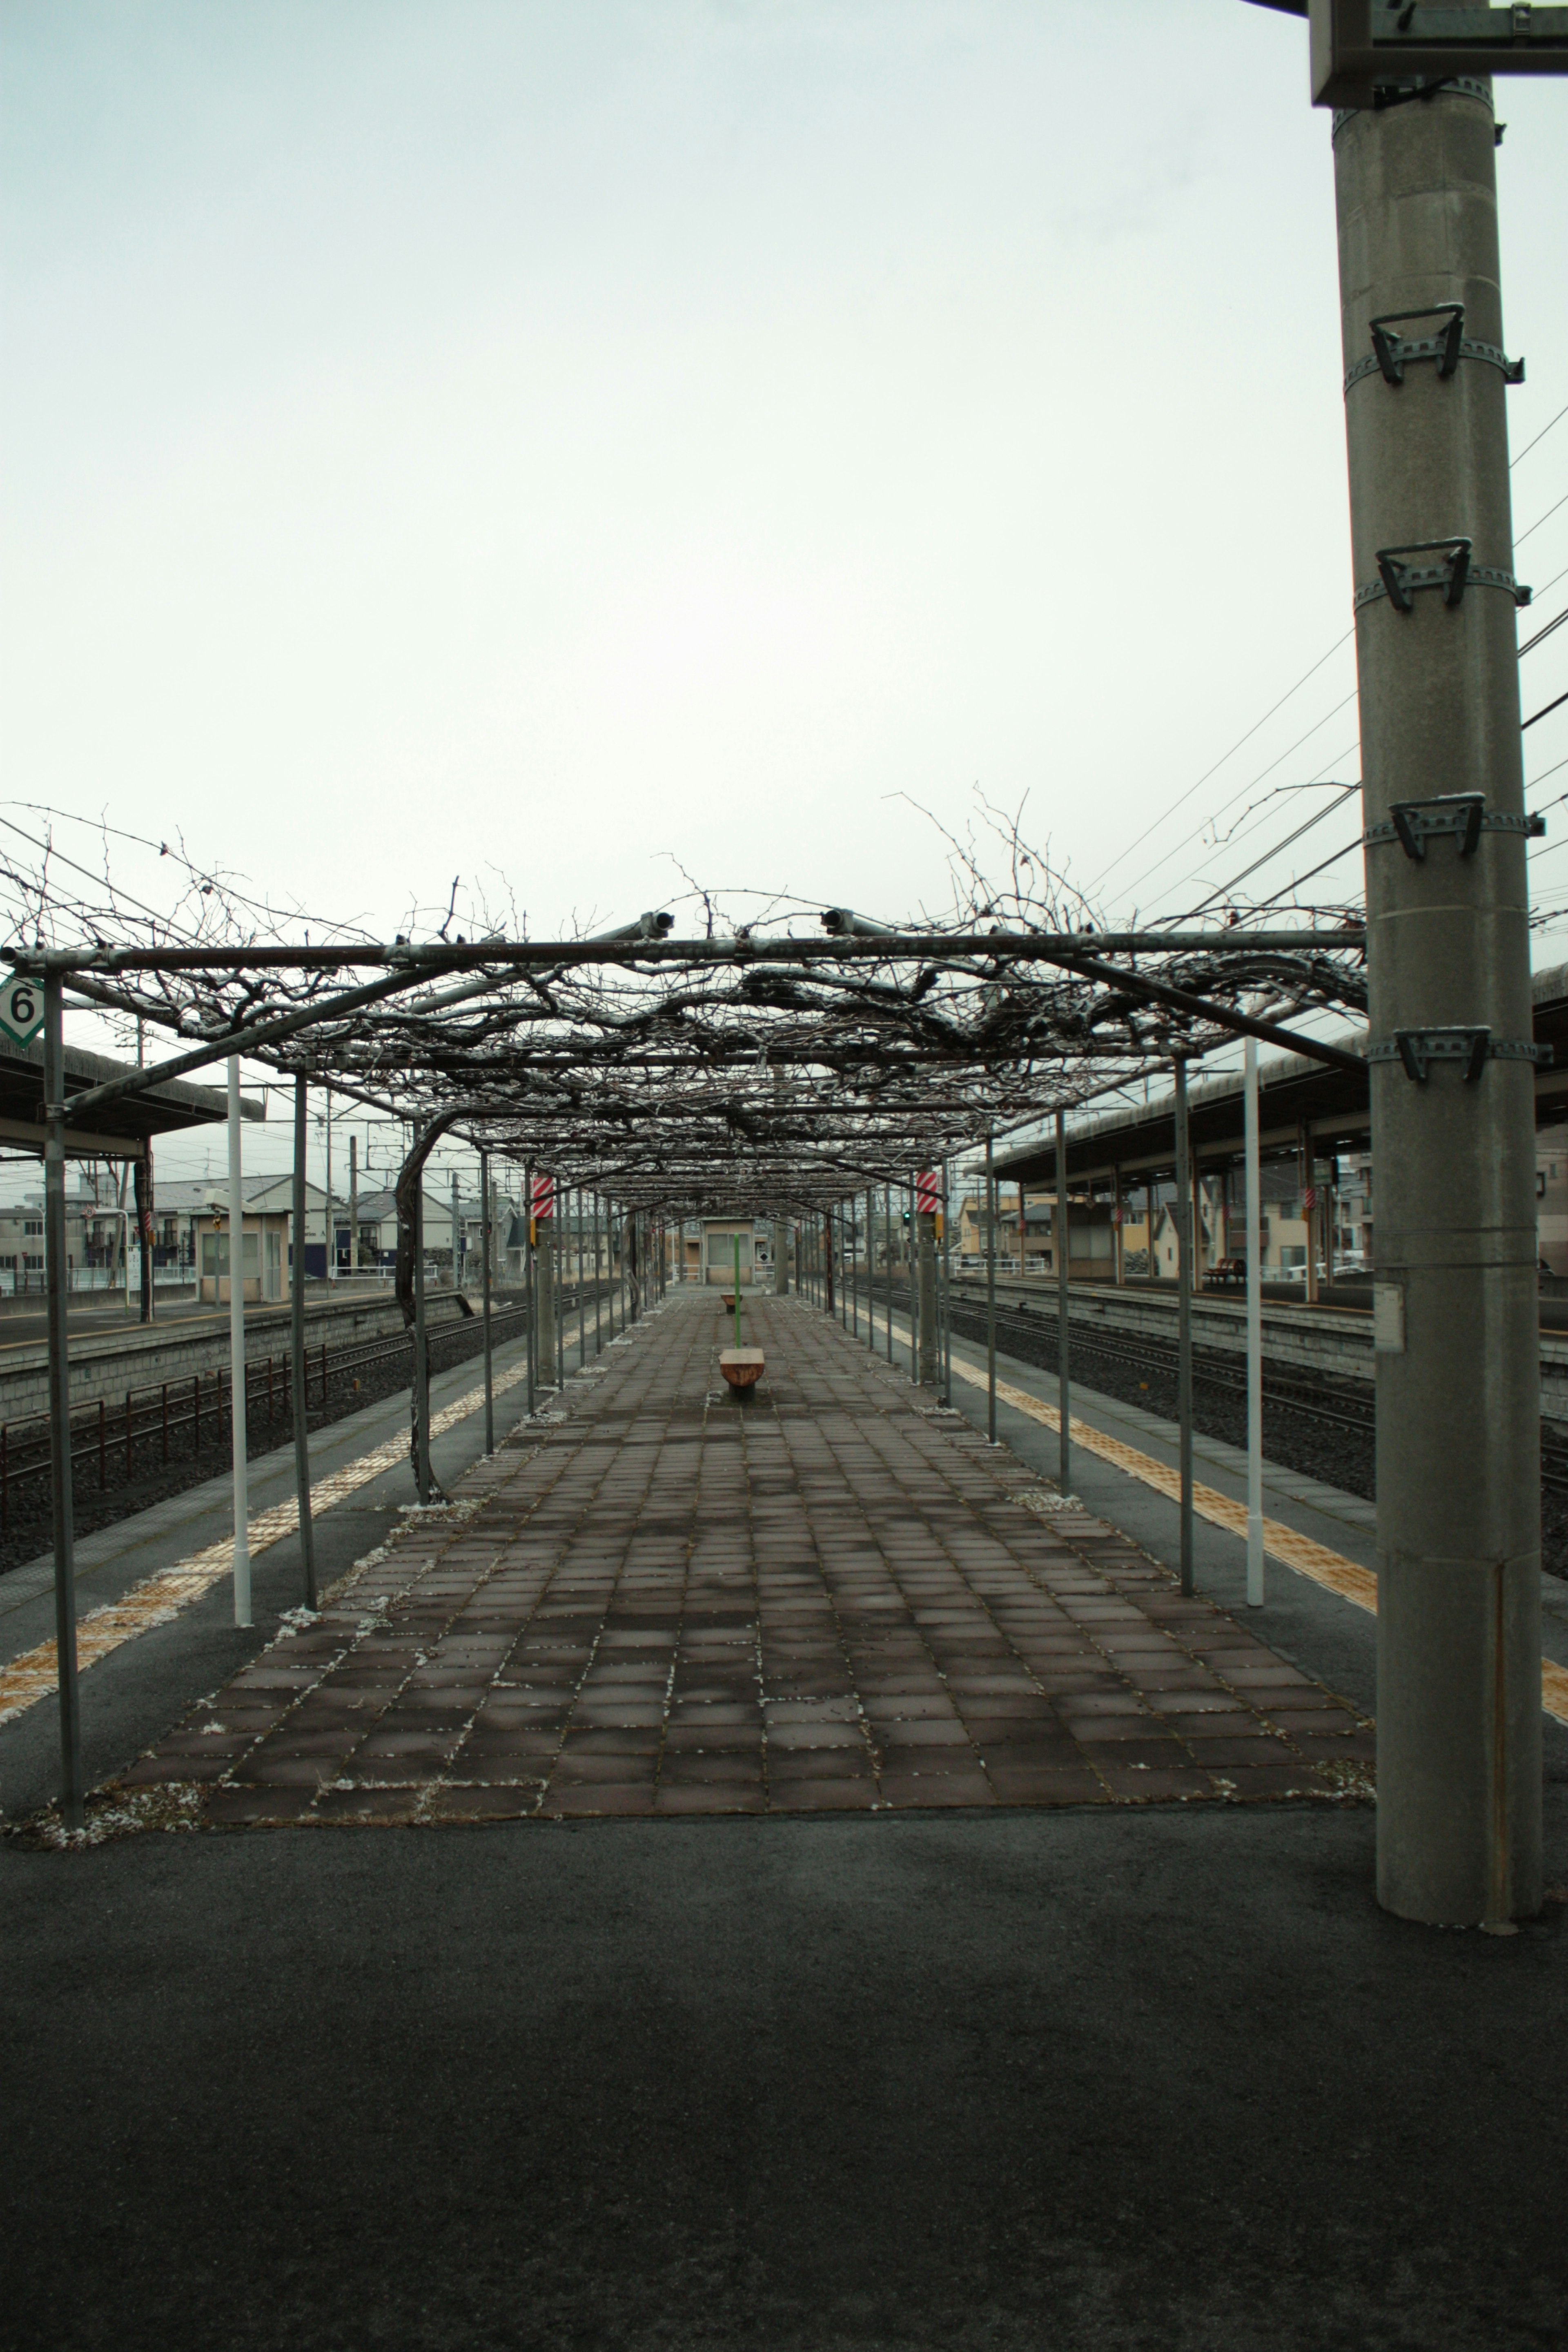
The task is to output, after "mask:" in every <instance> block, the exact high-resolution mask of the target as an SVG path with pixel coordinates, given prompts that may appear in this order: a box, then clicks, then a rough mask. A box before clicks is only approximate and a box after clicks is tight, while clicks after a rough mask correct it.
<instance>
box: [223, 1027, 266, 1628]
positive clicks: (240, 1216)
mask: <svg viewBox="0 0 1568 2352" xmlns="http://www.w3.org/2000/svg"><path fill="white" fill-rule="evenodd" d="M239 1113H240V1100H239V1056H238V1055H237V1054H231V1055H229V1056H228V1410H229V1433H230V1438H231V1441H232V1451H231V1455H230V1459H231V1462H232V1465H233V1471H234V1622H235V1623H236V1624H237V1625H248V1624H249V1622H250V1496H249V1468H250V1465H249V1459H248V1451H247V1437H248V1433H247V1427H246V1410H245V1408H246V1402H247V1400H246V1393H245V1155H244V1149H243V1146H242V1144H241V1141H240V1128H239ZM260 1256H261V1252H260V1249H259V1246H258V1250H257V1259H258V1263H259V1260H260Z"/></svg>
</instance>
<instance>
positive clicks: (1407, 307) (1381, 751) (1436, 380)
mask: <svg viewBox="0 0 1568 2352" xmlns="http://www.w3.org/2000/svg"><path fill="white" fill-rule="evenodd" d="M1516 13H1518V12H1516ZM1334 171H1335V192H1336V197H1337V203H1338V212H1339V231H1340V293H1341V301H1342V327H1343V348H1344V364H1345V368H1346V371H1347V373H1349V372H1350V371H1352V370H1354V371H1357V372H1358V373H1357V376H1356V381H1355V382H1354V383H1352V384H1351V385H1350V386H1349V388H1348V390H1347V394H1346V401H1345V415H1346V436H1347V440H1348V444H1349V458H1350V494H1351V531H1352V544H1353V549H1354V578H1355V590H1356V607H1357V610H1356V662H1357V672H1358V677H1359V683H1360V689H1361V723H1362V775H1363V814H1364V817H1365V830H1366V835H1367V848H1366V898H1367V909H1366V911H1367V964H1368V976H1369V982H1370V993H1371V1004H1370V1017H1369V1028H1370V1039H1371V1042H1370V1046H1369V1055H1370V1058H1371V1061H1372V1072H1371V1077H1372V1148H1373V1165H1374V1167H1375V1169H1376V1171H1377V1277H1376V1287H1375V1289H1374V1293H1373V1301H1374V1317H1373V1320H1374V1326H1375V1330H1374V1345H1375V1349H1376V1367H1377V1521H1378V1527H1377V1538H1378V1619H1377V1646H1378V1677H1377V1685H1378V1686H1377V1784H1378V1787H1377V1886H1378V1895H1379V1898H1380V1900H1381V1901H1382V1902H1383V1903H1384V1905H1385V1906H1387V1907H1388V1909H1390V1910H1392V1911H1395V1912H1398V1913H1400V1914H1401V1915H1402V1916H1405V1917H1406V1918H1412V1919H1421V1920H1427V1921H1431V1922H1439V1921H1440V1922H1445V1923H1448V1924H1453V1925H1459V1926H1462V1925H1466V1924H1488V1923H1491V1924H1496V1925H1502V1924H1504V1923H1506V1922H1507V1921H1508V1920H1510V1919H1511V1918H1513V1917H1515V1916H1520V1915H1523V1914H1529V1913H1531V1912H1533V1911H1536V1910H1538V1909H1539V1907H1540V1904H1541V1889H1542V1852H1541V1844H1542V1817H1541V1805H1542V1797H1541V1777H1542V1748H1541V1737H1542V1735H1541V1615H1540V1611H1541V1600H1540V1567H1541V1562H1540V1500H1541V1476H1540V1458H1539V1457H1540V1426H1541V1424H1540V1394H1539V1384H1540V1336H1539V1307H1538V1298H1537V1286H1536V1270H1535V1269H1536V1246H1537V1244H1536V1227H1535V1215H1536V1212H1535V1133H1534V1096H1533V1086H1532V1071H1531V1063H1530V1061H1529V1060H1528V1059H1527V1058H1525V1056H1526V1055H1527V1054H1528V1053H1529V1051H1530V1048H1531V988H1530V948H1529V892H1528V884H1527V877H1526V867H1525V835H1524V834H1523V831H1522V829H1521V827H1522V814H1523V807H1524V798H1523V781H1522V767H1523V763H1522V759H1521V741H1520V699H1519V667H1518V655H1517V643H1516V635H1515V626H1514V597H1513V595H1512V593H1510V580H1511V575H1512V570H1513V541H1512V520H1511V513H1510V499H1509V472H1508V424H1507V417H1506V415H1505V382H1504V374H1503V369H1502V366H1501V365H1500V358H1501V353H1502V351H1503V349H1504V343H1503V319H1502V304H1501V294H1500V268H1499V253H1498V224H1497V173H1496V163H1495V158H1494V136H1493V123H1492V107H1491V94H1490V86H1489V83H1488V82H1486V81H1484V80H1472V79H1468V78H1467V79H1460V80H1455V81H1450V82H1447V83H1446V84H1440V85H1436V86H1434V87H1432V88H1429V89H1425V90H1423V92H1422V94H1421V100H1420V102H1419V103H1416V104H1412V105H1397V106H1389V107H1385V108H1383V109H1380V110H1372V109H1368V110H1363V111H1359V112H1352V113H1350V114H1348V115H1342V116H1340V117H1338V118H1336V128H1335V133H1334ZM1456 305H1462V306H1463V307H1462V310H1460V309H1456V308H1454V307H1451V306H1456ZM1412 312H1418V313H1419V314H1420V315H1418V316H1415V317H1408V318H1405V319H1404V320H1401V318H1400V315H1399V314H1408V313H1412ZM1374 320H1375V321H1377V322H1379V323H1378V328H1377V337H1378V340H1377V341H1375V342H1374V336H1373V321H1374ZM1406 336H1408V337H1410V338H1412V339H1419V338H1421V337H1422V336H1426V338H1428V339H1429V343H1428V348H1429V349H1430V350H1431V352H1432V356H1430V357H1428V356H1426V355H1425V354H1424V353H1422V354H1420V355H1416V354H1415V353H1411V354H1409V355H1407V356H1405V357H1403V358H1401V357H1400V353H1401V352H1404V351H1405V344H1404V342H1403V341H1402V340H1401V339H1402V338H1404V337H1406ZM1450 352H1451V353H1452V358H1451V359H1450V357H1449V354H1450ZM1374 358H1375V359H1376V361H1377V362H1378V363H1376V364H1373V366H1371V367H1370V368H1369V369H1367V370H1366V371H1364V372H1361V363H1362V362H1363V360H1364V361H1371V360H1373V359H1374ZM1401 377H1402V378H1403V381H1402V382H1401V381H1393V380H1391V379H1394V378H1401ZM1432 542H1437V544H1436V545H1434V544H1432ZM1422 567H1425V570H1424V571H1423V569H1422ZM1428 579H1431V580H1432V581H1433V583H1434V584H1433V585H1431V586H1428V585H1427V584H1426V583H1427V580H1428ZM1455 794H1468V795H1475V796H1476V799H1475V801H1473V802H1472V803H1471V806H1472V808H1473V809H1475V811H1476V814H1474V815H1473V816H1472V817H1471V818H1470V819H1469V820H1468V822H1469V824H1470V825H1471V828H1472V829H1471V830H1469V831H1468V832H1462V833H1459V834H1450V835H1448V836H1447V837H1438V838H1435V839H1433V840H1431V841H1430V842H1429V843H1425V844H1423V843H1420V842H1419V841H1413V840H1412V837H1411V819H1410V817H1409V815H1408V814H1405V808H1406V807H1407V804H1408V803H1413V802H1414V803H1423V802H1425V803H1431V802H1432V801H1433V800H1434V799H1435V798H1436V797H1437V796H1439V795H1455ZM1395 812H1399V814H1398V815H1396V814H1395ZM1447 813H1448V814H1458V813H1459V812H1456V811H1454V810H1453V807H1452V803H1450V810H1449V812H1447ZM1418 814H1419V812H1417V815H1418ZM1402 820H1403V828H1404V829H1403V831H1402V830H1401V821H1402ZM1423 846H1424V847H1425V850H1426V854H1425V856H1420V855H1412V854H1411V851H1412V849H1413V848H1420V847H1423ZM1443 1029H1447V1030H1449V1031H1450V1032H1452V1031H1456V1030H1457V1031H1459V1032H1460V1033H1462V1034H1461V1035H1460V1037H1459V1038H1458V1040H1455V1039H1452V1038H1451V1039H1450V1041H1449V1042H1450V1046H1452V1045H1454V1044H1456V1043H1457V1044H1458V1045H1459V1046H1460V1047H1461V1057H1460V1058H1458V1059H1457V1060H1455V1059H1450V1060H1445V1061H1440V1062H1432V1063H1426V1062H1425V1061H1423V1060H1422V1059H1420V1058H1419V1055H1418V1051H1417V1046H1416V1045H1413V1043H1412V1040H1413V1039H1414V1040H1416V1041H1418V1040H1419V1039H1420V1038H1421V1037H1422V1036H1423V1035H1424V1034H1426V1033H1429V1032H1431V1031H1433V1030H1443ZM1402 1039H1403V1041H1404V1042H1403V1044H1402V1043H1401V1041H1402Z"/></svg>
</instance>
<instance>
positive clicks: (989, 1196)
mask: <svg viewBox="0 0 1568 2352" xmlns="http://www.w3.org/2000/svg"><path fill="white" fill-rule="evenodd" d="M985 1434H986V1436H987V1438H988V1439H989V1440H990V1442H991V1444H993V1445H994V1444H995V1443H996V1151H995V1143H994V1139H993V1138H992V1137H991V1136H989V1135H987V1137H986V1139H985Z"/></svg>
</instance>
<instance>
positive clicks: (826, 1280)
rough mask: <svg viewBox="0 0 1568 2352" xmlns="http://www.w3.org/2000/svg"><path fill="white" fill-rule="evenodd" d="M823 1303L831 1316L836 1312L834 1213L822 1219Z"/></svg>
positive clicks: (829, 1212) (825, 1212)
mask: <svg viewBox="0 0 1568 2352" xmlns="http://www.w3.org/2000/svg"><path fill="white" fill-rule="evenodd" d="M822 1303H823V1306H824V1307H826V1310H827V1312H828V1314H829V1315H831V1314H832V1313H833V1310H834V1295H833V1212H832V1210H831V1209H827V1210H825V1211H824V1212H823V1218H822Z"/></svg>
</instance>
